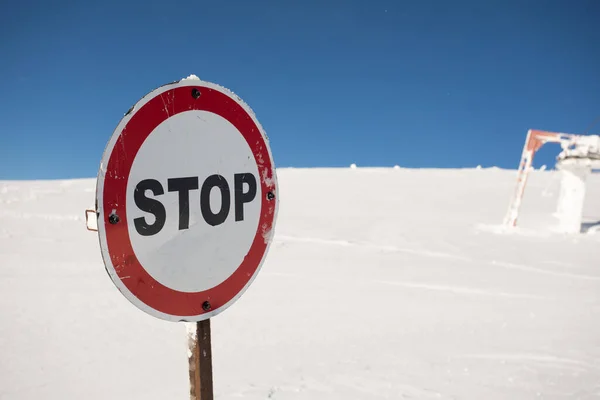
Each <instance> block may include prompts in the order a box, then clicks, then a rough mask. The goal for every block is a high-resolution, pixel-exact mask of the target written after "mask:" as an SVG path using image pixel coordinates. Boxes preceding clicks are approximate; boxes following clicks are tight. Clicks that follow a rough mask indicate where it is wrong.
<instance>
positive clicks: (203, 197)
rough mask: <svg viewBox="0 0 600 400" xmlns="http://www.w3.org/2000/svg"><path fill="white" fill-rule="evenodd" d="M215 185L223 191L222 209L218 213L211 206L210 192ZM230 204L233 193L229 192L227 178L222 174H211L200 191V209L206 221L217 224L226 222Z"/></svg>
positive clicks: (213, 224)
mask: <svg viewBox="0 0 600 400" xmlns="http://www.w3.org/2000/svg"><path fill="white" fill-rule="evenodd" d="M215 186H216V187H218V188H219V190H220V191H221V209H220V210H219V212H218V213H216V214H215V213H213V212H212V210H211V208H210V192H211V190H212V188H213V187H215ZM230 205H231V194H230V193H229V185H228V184H227V181H226V180H225V178H224V177H222V176H221V175H211V176H209V177H208V178H206V180H205V181H204V183H203V184H202V190H201V191H200V210H201V211H202V216H203V217H204V220H205V221H206V223H208V224H209V225H212V226H215V225H220V224H222V223H223V222H225V220H226V219H227V216H228V215H229V207H230Z"/></svg>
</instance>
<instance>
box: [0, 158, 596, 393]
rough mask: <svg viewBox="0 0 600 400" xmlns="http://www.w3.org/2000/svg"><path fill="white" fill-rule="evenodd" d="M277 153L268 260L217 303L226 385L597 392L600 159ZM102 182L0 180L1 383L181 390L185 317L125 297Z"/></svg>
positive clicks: (6, 389)
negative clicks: (595, 165) (97, 201)
mask: <svg viewBox="0 0 600 400" xmlns="http://www.w3.org/2000/svg"><path fill="white" fill-rule="evenodd" d="M557 174H558V173H557V172H555V171H544V172H541V171H535V172H534V173H532V175H531V178H530V181H529V183H528V186H527V190H526V193H525V198H524V202H523V209H522V214H521V215H522V218H521V219H520V221H519V224H520V226H519V228H518V229H516V230H513V231H505V230H504V229H502V228H501V227H500V226H499V224H500V223H501V221H502V219H503V217H504V213H505V212H506V209H507V206H508V202H509V200H510V197H511V194H512V191H513V189H514V185H515V176H516V173H515V171H505V170H499V169H494V168H492V169H480V170H475V169H472V170H470V169H465V170H434V169H423V170H410V169H374V168H373V169H366V168H365V169H363V168H353V169H350V168H348V169H280V170H279V171H278V177H279V184H280V202H281V203H280V209H279V217H278V221H277V226H276V235H275V241H274V243H273V245H272V246H271V250H270V253H269V256H268V258H267V261H266V262H265V264H264V266H263V269H262V271H261V273H260V274H259V276H258V278H257V279H256V281H255V282H254V284H253V285H252V286H251V287H250V289H249V290H248V291H247V292H246V293H245V294H244V295H243V296H242V298H241V299H240V300H239V301H238V302H237V303H236V304H234V305H233V306H232V307H231V308H230V309H228V310H226V311H225V312H224V313H223V314H220V315H219V316H217V317H216V318H214V319H213V321H212V328H213V357H214V360H213V367H214V386H215V398H217V399H244V400H246V399H276V400H280V399H281V400H292V399H308V400H318V399H328V400H329V399H331V400H351V399H357V400H359V399H360V400H363V399H369V400H371V399H373V400H376V399H474V400H482V399H486V400H492V399H511V400H516V399H595V398H599V397H600V231H599V232H597V233H594V232H595V228H594V226H597V225H598V224H600V176H598V175H597V174H596V175H594V176H592V177H591V179H590V181H589V192H588V197H587V203H586V207H585V215H584V217H585V224H584V230H585V231H587V232H586V233H583V234H580V235H564V234H561V233H559V232H556V231H555V227H556V226H557V225H558V223H557V221H556V220H555V218H554V217H553V215H552V213H553V212H554V210H555V206H556V201H557V195H558V189H559V183H560V180H559V178H558V175H557ZM94 190H95V180H94V179H88V180H70V181H40V182H38V181H31V182H20V181H3V182H0V293H1V299H2V301H1V302H0V316H1V319H0V355H1V356H0V399H2V400H4V399H6V400H8V399H11V400H12V399H18V400H25V399H27V400H28V399H32V400H33V399H36V400H37V399H45V400H66V399H77V400H80V399H86V400H107V399H111V400H117V399H128V400H131V399H144V400H150V399H157V400H159V399H160V400H164V399H188V398H189V394H188V371H187V347H186V340H185V339H186V331H185V326H183V325H182V324H176V323H170V322H166V321H162V320H158V319H154V318H152V317H150V316H148V315H146V314H145V313H143V312H141V311H139V310H138V309H137V308H135V307H134V306H133V305H131V304H130V303H129V302H128V301H127V300H126V299H125V298H124V297H123V296H122V295H121V294H120V293H119V292H118V291H117V289H116V288H115V287H114V286H113V284H112V282H111V281H110V279H109V277H108V276H107V274H106V272H105V271H104V266H103V263H102V259H101V256H100V251H99V246H98V239H97V234H96V233H94V232H88V231H87V230H86V228H85V220H84V210H85V209H86V208H89V207H92V206H93V203H94V195H95V194H94Z"/></svg>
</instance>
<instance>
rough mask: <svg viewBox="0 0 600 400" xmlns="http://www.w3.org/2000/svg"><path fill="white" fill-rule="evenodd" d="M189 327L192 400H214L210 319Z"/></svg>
mask: <svg viewBox="0 0 600 400" xmlns="http://www.w3.org/2000/svg"><path fill="white" fill-rule="evenodd" d="M190 325H191V326H189V327H188V348H189V351H188V360H189V364H190V399H191V400H213V378H212V351H211V338H210V319H205V320H204V321H200V322H196V323H195V324H190Z"/></svg>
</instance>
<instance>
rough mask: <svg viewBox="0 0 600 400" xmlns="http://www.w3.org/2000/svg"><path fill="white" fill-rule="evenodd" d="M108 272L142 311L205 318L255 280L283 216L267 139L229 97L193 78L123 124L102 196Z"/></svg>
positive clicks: (107, 163)
mask: <svg viewBox="0 0 600 400" xmlns="http://www.w3.org/2000/svg"><path fill="white" fill-rule="evenodd" d="M96 201H97V215H98V234H99V238H100V247H101V251H102V257H103V259H104V264H105V266H106V270H107V272H108V274H109V275H110V277H111V279H112V281H113V282H114V284H115V285H116V286H117V288H118V289H119V290H120V292H121V293H122V294H123V295H124V296H125V297H126V298H127V299H128V300H129V301H131V302H132V303H133V304H134V305H135V306H137V307H138V308H140V309H141V310H143V311H145V312H147V313H148V314H151V315H153V316H155V317H158V318H161V319H165V320H169V321H202V320H205V319H208V318H211V317H213V316H215V315H217V314H219V313H220V312H222V311H223V310H225V309H226V308H227V307H229V306H230V305H231V304H233V303H234V302H235V301H236V300H237V299H238V298H239V297H240V296H241V295H242V294H243V293H244V291H245V290H246V289H247V288H248V287H249V285H250V284H251V283H252V281H253V280H254V279H255V278H256V276H257V274H258V272H259V270H260V268H261V265H262V263H263V261H264V259H265V256H266V254H267V252H268V249H269V245H270V243H271V239H272V236H273V228H274V224H275V220H276V214H277V205H278V193H277V178H276V173H275V167H274V164H273V158H272V155H271V151H270V148H269V143H268V139H267V137H266V135H265V133H264V131H263V129H262V127H261V125H260V123H259V122H258V120H257V119H256V117H255V115H254V113H253V112H252V110H251V109H250V108H249V107H248V106H247V105H246V104H245V103H244V102H242V100H241V99H240V98H239V97H238V96H236V95H235V94H233V93H232V92H230V91H229V90H227V89H225V88H223V87H221V86H218V85H215V84H212V83H209V82H204V81H201V80H199V79H197V78H187V79H183V80H181V81H179V82H175V83H171V84H168V85H164V86H161V87H159V88H157V89H155V90H154V91H152V92H151V93H149V94H147V95H146V96H145V97H143V98H142V99H141V100H140V101H139V102H138V103H137V104H135V106H134V107H132V109H131V110H130V111H129V112H128V113H127V114H126V115H125V116H124V118H123V119H122V120H121V122H120V123H119V125H118V126H117V128H116V129H115V131H114V133H113V135H112V137H111V138H110V141H109V142H108V145H107V147H106V150H105V152H104V155H103V157H102V164H101V167H100V171H99V174H98V179H97V190H96Z"/></svg>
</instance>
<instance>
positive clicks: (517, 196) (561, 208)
mask: <svg viewBox="0 0 600 400" xmlns="http://www.w3.org/2000/svg"><path fill="white" fill-rule="evenodd" d="M545 143H558V144H560V145H561V148H562V152H561V153H560V154H559V155H558V156H557V164H556V166H557V169H558V170H560V171H561V175H562V179H561V189H560V196H559V200H558V205H557V213H556V216H557V217H558V219H559V229H560V230H561V231H562V232H565V233H578V232H580V230H581V220H582V212H583V205H584V201H585V191H586V189H585V182H586V177H587V176H588V175H589V174H590V173H591V172H592V169H595V168H600V136H597V135H573V134H566V133H557V132H546V131H538V130H529V131H528V132H527V139H526V140H525V146H524V147H523V153H522V156H521V162H520V163H519V170H518V173H517V187H516V190H515V193H514V195H513V198H512V199H511V202H510V205H509V209H508V212H507V214H506V217H505V219H504V224H505V225H507V226H516V225H517V219H518V216H519V209H520V206H521V202H522V199H523V195H524V192H525V186H526V184H527V178H528V175H529V172H530V171H531V169H532V168H533V158H534V155H535V153H536V152H537V151H538V150H539V149H540V148H541V147H542V146H543V145H544V144H545ZM544 169H545V168H544Z"/></svg>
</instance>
